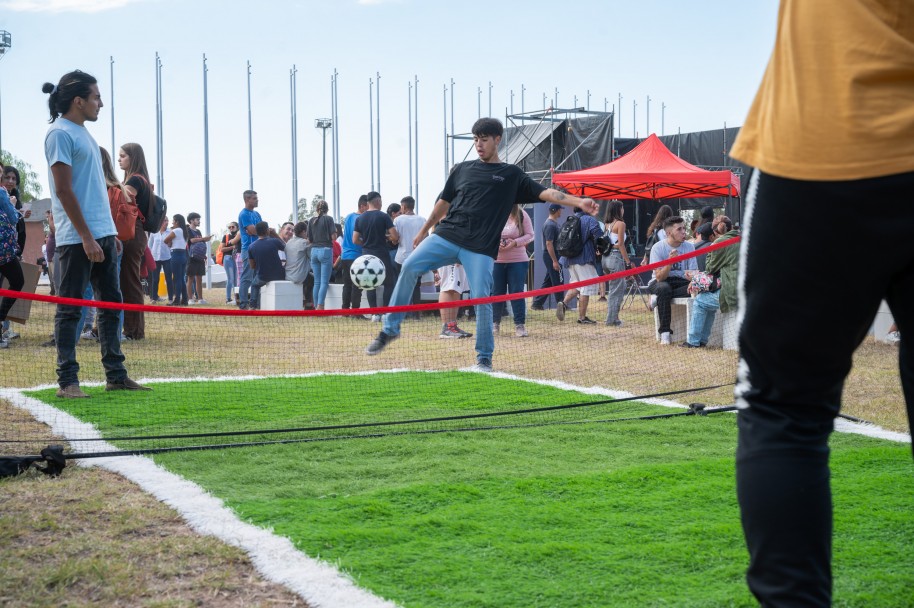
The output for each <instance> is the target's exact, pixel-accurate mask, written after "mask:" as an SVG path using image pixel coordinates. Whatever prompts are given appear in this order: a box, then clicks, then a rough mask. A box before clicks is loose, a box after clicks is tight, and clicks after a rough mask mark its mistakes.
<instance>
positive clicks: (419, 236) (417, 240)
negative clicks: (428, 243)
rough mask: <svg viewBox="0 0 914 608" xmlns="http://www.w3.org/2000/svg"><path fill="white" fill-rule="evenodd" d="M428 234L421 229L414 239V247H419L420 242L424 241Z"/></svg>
mask: <svg viewBox="0 0 914 608" xmlns="http://www.w3.org/2000/svg"><path fill="white" fill-rule="evenodd" d="M426 236H427V235H426V234H425V231H424V230H420V231H419V234H417V235H416V238H414V239H413V249H415V248H416V247H418V246H419V243H421V242H422V241H424V240H425V237H426Z"/></svg>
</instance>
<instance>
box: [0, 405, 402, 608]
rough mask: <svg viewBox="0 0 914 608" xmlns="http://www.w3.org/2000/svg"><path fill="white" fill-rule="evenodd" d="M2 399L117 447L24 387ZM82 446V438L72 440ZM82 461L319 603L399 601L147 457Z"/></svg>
mask: <svg viewBox="0 0 914 608" xmlns="http://www.w3.org/2000/svg"><path fill="white" fill-rule="evenodd" d="M0 398H3V399H7V400H9V401H10V402H11V403H12V404H13V405H15V406H16V407H19V408H21V409H24V410H26V411H28V412H30V413H31V414H32V415H33V416H34V417H35V418H36V419H37V420H39V421H40V422H44V423H45V424H47V425H48V426H50V427H51V431H52V432H54V433H55V434H56V435H59V436H61V437H65V438H67V439H77V438H79V439H98V440H99V441H98V442H97V443H96V442H92V444H91V448H92V451H96V450H97V451H117V448H116V447H115V446H113V445H111V444H109V443H107V442H105V441H103V440H102V439H101V435H100V434H99V432H98V429H96V428H95V427H94V426H93V425H91V424H87V423H85V422H82V421H81V420H79V419H77V418H75V417H74V416H71V415H70V414H68V413H66V412H62V411H61V410H58V409H57V408H54V407H52V406H50V405H48V404H46V403H44V402H43V401H39V400H38V399H34V398H31V397H27V396H26V395H24V394H23V393H22V391H19V390H13V389H2V390H0ZM71 446H72V447H73V450H74V451H76V452H79V451H81V450H80V448H81V447H82V449H83V450H85V446H81V444H79V443H75V444H71ZM78 462H79V464H81V465H83V466H93V465H96V466H101V467H103V468H105V469H108V470H109V471H113V472H115V473H118V474H119V475H122V476H123V477H126V478H127V479H129V480H130V481H132V482H134V483H136V484H137V485H139V486H140V487H141V488H143V489H144V490H145V491H147V492H149V493H150V494H152V495H153V496H155V497H156V498H157V499H158V500H160V501H162V502H164V503H165V504H167V505H168V506H170V507H172V508H173V509H175V510H176V511H178V512H179V513H180V514H181V516H182V517H183V518H184V520H185V521H187V523H188V524H189V525H190V527H191V528H193V529H194V530H195V531H197V532H199V533H200V534H208V535H210V536H215V537H216V538H218V539H220V540H222V541H223V542H225V543H228V544H229V545H232V546H234V547H238V548H240V549H242V550H243V551H244V552H245V553H247V554H248V555H249V556H250V558H251V561H252V562H253V564H254V567H255V568H256V569H257V570H258V571H259V572H260V573H261V574H262V575H263V576H264V577H265V578H266V579H268V580H271V581H273V582H276V583H280V584H282V585H285V586H286V587H288V588H289V589H291V590H292V591H293V592H295V593H297V594H298V595H300V596H301V597H302V598H304V599H305V601H307V602H308V604H309V605H311V606H314V607H315V608H351V607H359V608H361V607H364V608H394V607H395V606H396V604H395V603H393V602H391V601H388V600H385V599H383V598H381V597H378V596H376V595H373V594H371V593H369V592H368V591H366V590H364V589H361V588H360V587H358V586H357V585H356V584H355V582H354V581H353V580H352V578H351V577H349V576H348V575H347V574H345V573H343V572H340V571H339V570H338V569H336V568H335V567H333V566H332V565H330V564H328V563H326V562H322V561H319V560H317V559H314V558H311V557H308V556H307V555H305V554H304V553H302V552H301V551H299V550H298V549H296V548H295V546H294V545H293V544H292V542H291V541H290V540H289V539H288V538H285V537H283V536H279V535H276V534H274V533H273V532H272V530H267V529H264V528H260V527H258V526H254V525H252V524H249V523H246V522H243V521H241V520H240V519H239V518H238V516H237V515H236V514H235V513H234V512H233V511H232V510H231V509H229V508H227V507H226V506H225V505H224V504H223V502H222V501H221V500H219V499H218V498H216V497H214V496H212V495H211V494H209V493H208V492H206V491H205V490H204V489H203V488H201V487H200V486H198V485H197V484H195V483H193V482H191V481H188V480H186V479H184V478H183V477H181V476H179V475H176V474H174V473H171V472H169V471H167V470H165V469H163V468H162V467H160V466H158V465H157V464H155V463H154V462H153V461H152V460H151V459H149V458H147V457H145V456H118V457H113V458H98V459H94V461H93V462H89V461H84V460H80V461H78Z"/></svg>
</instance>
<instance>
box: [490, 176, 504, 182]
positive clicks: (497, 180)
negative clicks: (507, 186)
mask: <svg viewBox="0 0 914 608" xmlns="http://www.w3.org/2000/svg"><path fill="white" fill-rule="evenodd" d="M492 179H493V180H495V181H496V182H503V181H505V178H503V177H502V176H501V175H493V176H492Z"/></svg>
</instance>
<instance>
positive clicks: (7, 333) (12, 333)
mask: <svg viewBox="0 0 914 608" xmlns="http://www.w3.org/2000/svg"><path fill="white" fill-rule="evenodd" d="M895 333H898V332H895ZM3 337H4V338H6V339H7V340H15V339H16V338H18V337H19V332H18V331H13V330H12V329H8V330H6V331H5V332H4V334H3Z"/></svg>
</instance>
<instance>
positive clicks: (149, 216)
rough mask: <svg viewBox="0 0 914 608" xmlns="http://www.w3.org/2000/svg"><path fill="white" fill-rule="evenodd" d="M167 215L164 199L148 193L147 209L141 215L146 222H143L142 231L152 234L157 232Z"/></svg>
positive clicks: (166, 204)
mask: <svg viewBox="0 0 914 608" xmlns="http://www.w3.org/2000/svg"><path fill="white" fill-rule="evenodd" d="M167 213H168V203H166V202H165V199H164V198H162V197H161V196H159V195H158V194H155V193H154V192H150V193H149V208H148V209H147V210H146V213H144V214H143V217H145V218H146V221H145V222H143V230H145V231H146V232H152V233H155V232H158V231H159V229H160V228H161V227H162V220H164V219H165V215H166V214H167Z"/></svg>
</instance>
